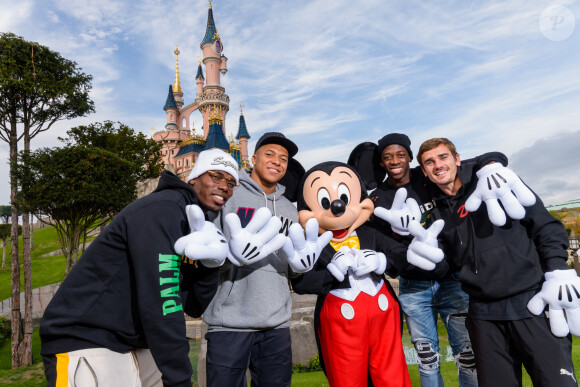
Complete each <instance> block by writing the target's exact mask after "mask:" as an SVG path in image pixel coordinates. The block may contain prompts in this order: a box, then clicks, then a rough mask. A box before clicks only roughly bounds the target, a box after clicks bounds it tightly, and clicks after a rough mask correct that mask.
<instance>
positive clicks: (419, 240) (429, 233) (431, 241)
mask: <svg viewBox="0 0 580 387" xmlns="http://www.w3.org/2000/svg"><path fill="white" fill-rule="evenodd" d="M444 225H445V221H443V220H442V219H439V220H436V221H435V222H433V224H432V225H431V226H430V227H429V228H428V229H427V230H425V229H424V228H423V227H422V226H421V224H420V223H419V222H417V221H415V220H414V221H411V222H410V223H409V232H410V233H411V235H413V236H414V237H415V238H413V240H412V241H411V244H410V245H409V248H408V249H407V261H408V262H409V263H410V264H412V265H415V266H417V267H418V268H420V269H423V270H433V269H435V265H436V264H437V263H439V262H441V260H442V259H443V256H444V254H443V250H441V249H440V248H439V247H438V244H437V236H438V235H439V233H440V232H441V230H443V226H444Z"/></svg>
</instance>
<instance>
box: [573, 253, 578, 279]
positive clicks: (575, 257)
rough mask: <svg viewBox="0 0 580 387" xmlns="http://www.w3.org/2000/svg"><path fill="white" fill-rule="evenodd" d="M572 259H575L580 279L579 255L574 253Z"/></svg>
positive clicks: (575, 266) (575, 267)
mask: <svg viewBox="0 0 580 387" xmlns="http://www.w3.org/2000/svg"><path fill="white" fill-rule="evenodd" d="M572 259H574V270H576V274H577V275H578V276H579V277H580V264H579V263H578V254H576V253H572Z"/></svg>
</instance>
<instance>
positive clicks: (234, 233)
mask: <svg viewBox="0 0 580 387" xmlns="http://www.w3.org/2000/svg"><path fill="white" fill-rule="evenodd" d="M224 221H225V224H226V227H227V228H228V230H229V232H230V243H229V248H230V254H229V255H228V259H229V260H230V261H231V262H232V263H233V264H234V265H236V266H240V265H249V264H252V263H256V262H258V261H260V260H261V259H263V258H265V257H267V256H268V255H270V254H272V253H273V252H274V251H276V250H278V249H280V248H281V247H282V246H283V245H284V242H285V241H286V237H285V236H284V235H283V234H280V228H281V227H282V221H281V220H280V219H279V218H278V217H277V216H272V212H270V210H269V209H268V208H266V207H261V208H259V209H258V210H257V211H256V212H255V213H254V216H253V217H252V220H250V222H249V223H248V225H247V226H246V227H245V228H242V225H241V222H240V218H239V217H238V215H237V214H233V213H231V214H227V215H226V217H225V219H224Z"/></svg>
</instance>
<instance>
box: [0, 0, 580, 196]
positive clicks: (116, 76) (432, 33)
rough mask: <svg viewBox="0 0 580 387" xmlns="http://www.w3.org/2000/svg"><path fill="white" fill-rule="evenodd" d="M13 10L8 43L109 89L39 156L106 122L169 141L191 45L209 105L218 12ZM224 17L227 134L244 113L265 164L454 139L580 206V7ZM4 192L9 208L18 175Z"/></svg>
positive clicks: (39, 6)
mask: <svg viewBox="0 0 580 387" xmlns="http://www.w3.org/2000/svg"><path fill="white" fill-rule="evenodd" d="M0 9H1V10H2V11H1V13H0V31H2V32H14V33H16V34H17V35H20V36H23V37H24V38H25V39H26V40H31V41H36V42H38V43H40V44H42V45H45V46H48V47H50V48H51V49H53V50H55V51H58V52H60V53H61V54H62V55H63V56H65V57H66V58H69V59H72V60H74V61H76V62H77V63H78V65H79V66H80V67H81V68H82V69H83V71H84V72H86V73H89V74H92V75H93V77H94V78H93V90H92V93H91V97H92V99H93V100H94V101H95V106H96V113H94V114H92V115H90V116H88V117H84V118H80V119H76V120H72V121H66V122H59V123H58V124H57V125H55V127H54V128H52V129H51V130H49V131H47V132H45V133H43V134H41V135H39V136H38V137H37V138H35V139H34V140H33V143H32V146H33V148H35V147H42V146H57V145H60V143H59V141H58V140H57V137H58V136H62V135H63V134H64V133H65V132H66V130H67V129H68V128H70V127H73V126H76V125H81V124H88V123H92V122H100V121H104V120H113V121H121V122H123V123H125V124H127V125H129V126H131V127H132V128H134V129H136V130H139V131H142V132H143V133H146V134H150V132H151V128H152V127H154V128H155V129H157V130H159V129H162V128H163V127H164V125H165V112H164V111H163V109H162V108H163V105H164V103H165V98H166V96H167V86H168V85H169V84H171V83H172V82H173V79H174V70H175V56H174V54H173V50H174V49H175V47H176V45H178V46H179V50H180V51H181V55H180V56H179V67H180V78H181V86H182V89H183V91H184V99H185V103H186V104H189V103H191V102H192V101H193V99H194V95H195V79H194V77H195V74H196V70H197V63H198V56H199V55H201V53H200V48H199V44H200V42H201V40H202V39H203V37H204V34H205V27H206V22H207V9H208V2H207V0H191V1H186V2H184V1H182V2H177V1H160V0H140V1H112V0H100V1H92V0H90V1H89V0H74V1H73V0H19V1H18V2H14V1H12V0H0ZM213 11H214V19H215V23H216V26H217V29H218V31H219V34H220V36H221V39H222V41H223V43H224V47H225V48H224V54H225V55H226V56H227V57H228V69H229V71H228V73H227V75H226V76H225V77H222V84H223V85H224V86H225V87H226V92H227V94H228V95H229V96H230V112H229V114H228V116H227V120H226V128H227V134H228V135H229V134H230V133H232V132H233V133H234V134H235V133H236V132H237V126H238V120H239V103H240V102H242V103H243V105H244V116H245V119H246V123H247V126H248V130H249V132H250V135H251V136H252V138H251V140H250V149H251V150H253V149H254V144H255V141H256V140H257V139H258V138H259V136H260V135H261V134H262V133H264V132H265V131H271V130H276V131H282V132H283V133H285V134H286V135H287V136H288V137H290V138H292V139H293V140H294V141H295V142H296V143H297V144H298V146H299V148H300V152H299V153H298V155H297V159H298V160H299V161H300V162H302V164H303V165H304V166H305V167H306V168H308V167H310V166H313V165H314V164H315V163H318V162H321V161H326V160H339V161H346V159H347V158H348V154H349V153H350V151H351V150H352V148H354V146H355V145H356V144H358V143H360V142H363V141H378V139H379V138H381V137H382V136H383V135H385V134H387V133H390V132H401V133H406V134H407V135H408V136H409V137H410V138H411V140H412V148H413V150H414V151H415V152H416V151H417V150H418V148H419V145H420V144H421V142H423V141H424V140H426V139H429V138H431V137H448V138H450V139H451V140H452V141H454V142H455V144H456V146H457V148H458V150H459V152H460V154H461V156H462V157H464V158H469V157H472V156H475V155H477V154H481V153H483V152H486V151H491V150H497V151H501V152H504V153H505V154H506V155H507V156H508V157H509V159H510V166H511V167H512V168H513V169H514V170H515V171H516V172H517V173H518V174H519V175H520V176H522V178H523V179H524V180H525V181H526V182H527V183H528V184H529V185H530V186H531V187H532V188H533V189H534V190H535V191H536V192H537V193H538V194H539V195H540V197H542V199H543V200H544V202H545V204H556V203H561V202H564V201H566V200H571V199H577V198H579V197H580V188H579V187H580V33H579V31H578V30H579V29H580V25H577V24H578V23H577V20H578V16H579V15H580V5H579V3H578V2H577V1H561V2H557V3H556V2H551V1H483V2H480V1H473V2H468V1H464V0H463V1H461V0H458V1H430V2H427V1H412V0H411V1H409V0H401V1H392V0H361V1H344V0H310V1H304V0H293V1H287V0H282V1H276V0H271V1H262V0H253V1H251V2H246V1H232V0H215V1H214V2H213ZM194 126H195V128H196V129H197V130H199V129H201V115H196V116H195V117H194ZM7 158H8V147H7V145H6V144H5V143H1V144H0V159H2V160H7ZM413 165H416V164H415V161H414V162H413ZM0 179H1V180H2V181H5V182H6V183H5V184H2V186H1V187H0V203H8V201H9V185H8V166H7V164H6V163H5V162H1V163H0Z"/></svg>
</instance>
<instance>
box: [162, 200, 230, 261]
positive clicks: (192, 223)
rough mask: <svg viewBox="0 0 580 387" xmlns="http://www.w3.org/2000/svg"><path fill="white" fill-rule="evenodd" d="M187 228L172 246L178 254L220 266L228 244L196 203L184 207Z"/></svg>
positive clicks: (225, 256) (226, 252)
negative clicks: (186, 232) (186, 233)
mask: <svg viewBox="0 0 580 387" xmlns="http://www.w3.org/2000/svg"><path fill="white" fill-rule="evenodd" d="M185 213H186V215H187V221H188V223H189V229H190V230H191V231H190V233H189V234H188V235H185V236H182V237H181V238H179V239H178V240H177V241H176V242H175V245H174V246H173V248H174V249H175V252H176V253H177V254H179V255H185V256H186V257H188V258H190V259H197V260H200V261H201V262H202V263H203V265H204V266H207V267H217V266H221V265H222V264H223V263H224V261H225V260H226V258H227V256H228V244H227V241H226V238H225V236H224V234H223V233H222V232H221V231H220V229H218V228H217V227H216V226H215V225H214V224H213V223H211V222H208V221H206V220H205V216H204V215H203V211H202V210H201V208H199V207H198V206H197V205H195V204H192V205H188V206H186V207H185Z"/></svg>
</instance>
